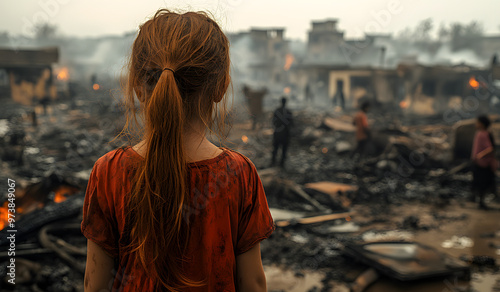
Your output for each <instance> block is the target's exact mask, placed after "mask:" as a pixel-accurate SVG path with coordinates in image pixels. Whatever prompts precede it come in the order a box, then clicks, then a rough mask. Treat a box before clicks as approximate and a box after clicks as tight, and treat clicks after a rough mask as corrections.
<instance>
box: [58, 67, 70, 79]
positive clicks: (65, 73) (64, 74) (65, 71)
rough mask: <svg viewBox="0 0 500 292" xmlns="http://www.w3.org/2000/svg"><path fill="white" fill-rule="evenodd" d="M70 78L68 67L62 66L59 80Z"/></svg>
mask: <svg viewBox="0 0 500 292" xmlns="http://www.w3.org/2000/svg"><path fill="white" fill-rule="evenodd" d="M68 79H69V71H68V68H66V67H64V68H62V69H61V70H60V71H59V73H57V80H61V81H66V80H68Z"/></svg>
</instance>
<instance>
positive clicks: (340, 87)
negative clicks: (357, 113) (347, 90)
mask: <svg viewBox="0 0 500 292" xmlns="http://www.w3.org/2000/svg"><path fill="white" fill-rule="evenodd" d="M333 103H334V104H338V105H340V107H341V108H342V110H345V98H344V81H342V80H340V79H339V80H337V92H336V93H335V96H334V97H333Z"/></svg>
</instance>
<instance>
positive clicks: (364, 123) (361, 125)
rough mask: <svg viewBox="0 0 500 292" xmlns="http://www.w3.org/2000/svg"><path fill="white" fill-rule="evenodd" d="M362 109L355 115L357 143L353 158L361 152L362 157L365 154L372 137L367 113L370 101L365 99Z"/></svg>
mask: <svg viewBox="0 0 500 292" xmlns="http://www.w3.org/2000/svg"><path fill="white" fill-rule="evenodd" d="M360 109H361V110H360V111H359V112H357V113H356V115H355V116H354V121H353V124H354V126H355V127H356V141H357V145H356V148H355V149H354V151H353V152H352V153H351V158H352V157H354V155H356V153H359V156H360V158H362V157H363V156H364V155H365V152H366V145H367V144H368V141H369V140H370V138H371V134H370V129H369V127H368V117H367V116H366V113H367V112H368V110H369V109H370V103H369V102H368V101H365V102H363V103H362V104H361V107H360Z"/></svg>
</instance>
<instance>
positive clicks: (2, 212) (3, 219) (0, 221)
mask: <svg viewBox="0 0 500 292" xmlns="http://www.w3.org/2000/svg"><path fill="white" fill-rule="evenodd" d="M8 223H9V209H8V208H7V202H5V203H4V204H3V206H2V207H0V230H3V229H4V228H5V227H7V224H8Z"/></svg>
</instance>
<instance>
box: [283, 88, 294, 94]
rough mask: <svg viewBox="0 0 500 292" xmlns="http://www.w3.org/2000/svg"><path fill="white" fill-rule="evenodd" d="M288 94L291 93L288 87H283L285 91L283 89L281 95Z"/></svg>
mask: <svg viewBox="0 0 500 292" xmlns="http://www.w3.org/2000/svg"><path fill="white" fill-rule="evenodd" d="M290 92H292V90H291V89H290V87H285V89H283V93H284V94H290Z"/></svg>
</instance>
